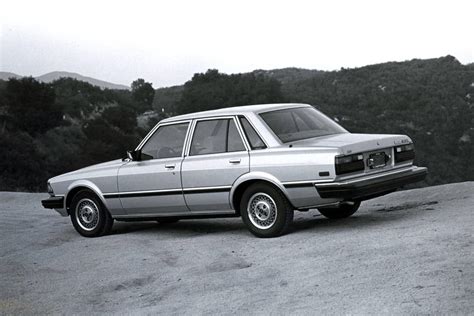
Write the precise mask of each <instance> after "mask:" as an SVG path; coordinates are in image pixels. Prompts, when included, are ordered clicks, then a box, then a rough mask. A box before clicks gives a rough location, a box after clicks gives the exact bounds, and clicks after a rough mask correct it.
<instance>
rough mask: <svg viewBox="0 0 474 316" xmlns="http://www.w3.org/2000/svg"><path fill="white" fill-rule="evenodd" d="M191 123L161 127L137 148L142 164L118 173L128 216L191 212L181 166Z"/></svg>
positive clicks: (121, 198) (124, 167)
mask: <svg viewBox="0 0 474 316" xmlns="http://www.w3.org/2000/svg"><path fill="white" fill-rule="evenodd" d="M189 125H190V122H189V121H186V122H179V123H172V124H165V125H161V126H159V127H158V128H157V129H156V130H155V132H154V133H153V134H152V136H151V137H149V138H148V139H146V140H145V142H144V144H143V145H142V146H141V147H139V148H138V149H140V150H141V158H142V159H141V160H140V161H130V162H128V163H127V164H125V165H123V166H122V167H121V168H120V169H119V172H118V187H119V195H120V201H121V203H122V206H123V208H124V210H125V211H126V212H127V214H128V215H150V216H151V215H161V216H163V215H173V214H177V213H183V212H184V213H186V212H189V210H188V208H187V206H186V203H185V201H184V196H183V192H182V187H181V174H180V172H181V163H182V160H183V151H184V142H185V139H186V137H187V133H188V130H189Z"/></svg>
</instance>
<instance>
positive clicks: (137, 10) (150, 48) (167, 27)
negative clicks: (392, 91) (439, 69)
mask: <svg viewBox="0 0 474 316" xmlns="http://www.w3.org/2000/svg"><path fill="white" fill-rule="evenodd" d="M473 12H474V1H472V0H469V1H463V0H460V1H457V0H450V1H416V0H411V1H405V0H395V1H383V0H378V1H364V0H357V1H340V0H333V1H316V0H313V1H298V0H291V1H278V0H273V1H263V0H262V1H259V0H253V1H247V0H239V1H225V0H221V1H210V0H199V1H179V0H173V1H156V0H155V1H152V0H150V1H144V0H141V1H140V0H138V1H137V0H134V1H122V0H114V1H106V0H103V1H99V0H94V1H90V0H81V1H53V0H41V1H23V0H15V1H12V0H0V71H9V72H14V73H17V74H19V75H32V76H39V75H42V74H45V73H48V72H51V71H69V72H77V73H80V74H82V75H85V76H89V77H94V78H97V79H101V80H106V81H110V82H113V83H120V84H125V85H128V86H129V85H130V83H131V82H132V81H133V80H135V79H137V78H144V79H145V80H146V81H149V82H152V83H153V86H154V87H155V88H158V87H164V86H172V85H179V84H183V83H184V82H186V81H188V80H190V79H191V78H192V76H193V74H194V73H197V72H205V71H206V70H207V69H218V70H219V71H220V72H224V73H240V72H249V71H252V70H255V69H275V68H285V67H300V68H308V69H319V70H338V69H340V68H341V67H344V68H354V67H361V66H365V65H369V64H375V63H381V62H387V61H404V60H410V59H413V58H435V57H441V56H446V55H448V54H449V55H453V56H455V57H456V58H457V59H458V60H459V61H460V62H461V63H464V64H467V63H472V62H474V14H473Z"/></svg>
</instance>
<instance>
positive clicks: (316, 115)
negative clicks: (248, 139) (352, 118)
mask: <svg viewBox="0 0 474 316" xmlns="http://www.w3.org/2000/svg"><path fill="white" fill-rule="evenodd" d="M260 116H261V118H262V119H263V120H264V121H265V123H266V124H267V125H268V127H270V129H271V130H272V131H273V132H274V133H275V135H276V136H277V137H278V138H279V139H280V140H281V141H282V142H283V143H288V142H293V141H296V140H301V139H306V138H313V137H319V136H325V135H332V134H341V133H347V131H346V130H345V129H344V128H342V127H341V126H339V125H338V124H336V123H335V122H334V121H332V120H331V119H329V118H328V117H327V116H325V115H324V114H322V113H320V112H319V111H318V110H316V109H315V108H312V107H304V108H294V109H285V110H277V111H271V112H265V113H261V114H260Z"/></svg>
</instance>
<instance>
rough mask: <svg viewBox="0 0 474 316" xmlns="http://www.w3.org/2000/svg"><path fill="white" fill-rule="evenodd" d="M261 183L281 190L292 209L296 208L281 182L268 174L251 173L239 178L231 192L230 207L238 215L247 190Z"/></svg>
mask: <svg viewBox="0 0 474 316" xmlns="http://www.w3.org/2000/svg"><path fill="white" fill-rule="evenodd" d="M257 182H261V183H267V184H269V185H271V186H273V187H274V188H276V189H277V190H279V191H280V192H281V193H283V195H284V196H285V197H286V199H287V200H288V202H289V203H290V205H291V206H292V207H294V205H293V203H292V202H291V200H290V198H289V196H288V192H287V191H286V189H285V187H284V186H283V184H281V182H280V181H279V180H278V179H277V178H276V177H275V176H273V175H271V174H268V173H266V172H250V173H246V174H244V175H242V176H241V177H240V178H238V179H237V180H236V181H235V182H234V184H233V185H232V188H231V190H230V197H229V198H230V205H231V207H232V209H234V210H235V212H236V213H238V214H240V200H241V198H242V195H243V194H244V192H245V190H246V189H247V188H248V187H249V186H250V185H252V184H254V183H257Z"/></svg>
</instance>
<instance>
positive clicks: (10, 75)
mask: <svg viewBox="0 0 474 316" xmlns="http://www.w3.org/2000/svg"><path fill="white" fill-rule="evenodd" d="M10 78H15V79H17V78H21V76H20V75H17V74H14V73H13V72H6V71H0V80H8V79H10Z"/></svg>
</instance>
